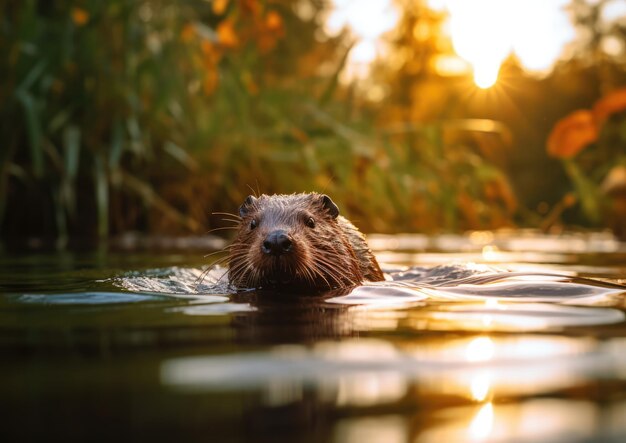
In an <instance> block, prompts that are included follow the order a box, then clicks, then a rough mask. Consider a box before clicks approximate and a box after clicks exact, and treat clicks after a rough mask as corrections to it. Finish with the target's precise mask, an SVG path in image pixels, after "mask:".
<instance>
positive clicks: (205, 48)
mask: <svg viewBox="0 0 626 443" xmlns="http://www.w3.org/2000/svg"><path fill="white" fill-rule="evenodd" d="M200 48H201V49H202V53H203V54H204V57H205V61H206V63H207V64H209V65H212V66H215V65H217V64H218V63H219V61H220V59H221V58H222V51H221V50H220V49H219V48H217V47H216V46H215V45H214V44H213V43H211V42H209V41H206V40H203V41H202V43H201V44H200Z"/></svg>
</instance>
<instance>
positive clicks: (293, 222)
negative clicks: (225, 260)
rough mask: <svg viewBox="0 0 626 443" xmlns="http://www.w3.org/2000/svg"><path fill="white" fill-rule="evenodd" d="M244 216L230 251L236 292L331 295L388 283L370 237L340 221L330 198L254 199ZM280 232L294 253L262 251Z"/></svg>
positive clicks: (308, 195) (245, 207)
mask: <svg viewBox="0 0 626 443" xmlns="http://www.w3.org/2000/svg"><path fill="white" fill-rule="evenodd" d="M239 212H240V215H241V217H242V219H241V223H240V225H239V229H238V231H237V236H236V238H235V240H234V242H233V243H232V245H231V247H230V254H229V270H228V276H229V281H230V284H231V285H233V286H234V287H235V288H238V289H245V288H257V289H258V288H273V289H282V288H289V289H301V290H303V289H304V290H328V289H333V288H341V287H350V286H356V285H359V284H361V283H363V282H364V281H366V280H367V281H380V280H384V275H383V273H382V271H381V270H380V267H379V265H378V263H377V261H376V258H375V257H374V255H373V254H372V252H371V251H370V249H369V247H368V245H367V243H366V241H365V236H364V235H363V234H362V233H361V232H360V231H359V230H358V229H357V228H356V227H355V226H354V225H353V224H352V223H350V221H348V220H347V219H346V218H344V217H342V216H341V215H338V209H337V207H336V205H335V204H334V203H333V202H332V200H331V199H330V198H329V197H327V196H326V195H323V194H317V193H305V194H290V195H265V194H264V195H261V196H259V197H256V198H255V197H252V196H250V197H248V198H247V199H246V201H245V202H244V204H243V205H242V206H241V207H240V211H239ZM311 220H312V221H311ZM276 230H282V231H284V232H285V233H286V234H287V235H288V236H289V238H290V239H291V242H292V244H291V249H290V251H289V252H288V253H285V254H282V255H280V256H272V255H269V254H266V253H264V252H263V250H262V245H263V242H264V240H265V239H266V237H267V236H268V235H269V234H270V233H271V232H273V231H276Z"/></svg>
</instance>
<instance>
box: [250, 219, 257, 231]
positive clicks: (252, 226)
mask: <svg viewBox="0 0 626 443" xmlns="http://www.w3.org/2000/svg"><path fill="white" fill-rule="evenodd" d="M257 225H258V222H257V221H256V219H254V218H253V219H252V221H251V222H250V229H254V228H256V227H257Z"/></svg>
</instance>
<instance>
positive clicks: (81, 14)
mask: <svg viewBox="0 0 626 443" xmlns="http://www.w3.org/2000/svg"><path fill="white" fill-rule="evenodd" d="M72 21H73V22H74V24H75V25H76V26H84V25H85V24H86V23H87V22H88V21H89V13H88V12H87V11H85V10H84V9H82V8H72Z"/></svg>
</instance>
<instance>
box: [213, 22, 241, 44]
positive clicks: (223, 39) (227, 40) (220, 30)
mask: <svg viewBox="0 0 626 443" xmlns="http://www.w3.org/2000/svg"><path fill="white" fill-rule="evenodd" d="M217 40H218V41H219V42H220V44H221V45H223V46H225V47H227V48H234V47H235V46H237V45H238V44H239V38H238V37H237V34H235V28H234V26H233V22H232V21H231V20H224V21H222V22H221V23H220V24H219V25H217Z"/></svg>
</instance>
